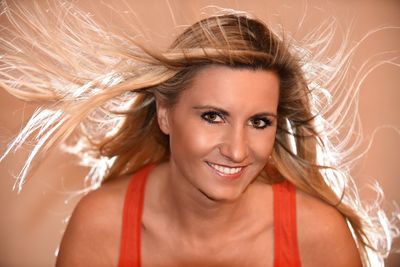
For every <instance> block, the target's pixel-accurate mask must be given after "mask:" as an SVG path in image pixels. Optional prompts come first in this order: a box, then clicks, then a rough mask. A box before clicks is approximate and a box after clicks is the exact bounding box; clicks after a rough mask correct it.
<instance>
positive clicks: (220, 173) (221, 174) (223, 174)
mask: <svg viewBox="0 0 400 267" xmlns="http://www.w3.org/2000/svg"><path fill="white" fill-rule="evenodd" d="M207 166H208V167H210V168H211V169H212V170H213V171H214V172H215V173H216V174H218V176H221V177H223V178H225V179H228V180H235V179H238V178H239V177H240V176H242V174H243V172H244V169H245V168H246V167H243V168H242V169H241V170H240V171H239V172H237V173H232V174H227V173H223V172H219V171H217V170H216V169H214V168H213V167H212V166H210V165H209V164H208V163H207Z"/></svg>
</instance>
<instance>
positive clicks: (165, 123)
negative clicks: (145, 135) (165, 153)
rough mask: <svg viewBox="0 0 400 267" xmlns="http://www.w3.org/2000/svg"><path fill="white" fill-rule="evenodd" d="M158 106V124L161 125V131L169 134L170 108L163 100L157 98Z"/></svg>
mask: <svg viewBox="0 0 400 267" xmlns="http://www.w3.org/2000/svg"><path fill="white" fill-rule="evenodd" d="M156 107H157V121H158V126H159V127H160V129H161V131H162V132H163V133H164V134H166V135H168V134H169V129H170V127H169V117H168V115H169V114H168V111H169V108H168V107H167V106H166V104H165V103H163V101H161V100H159V99H157V98H156Z"/></svg>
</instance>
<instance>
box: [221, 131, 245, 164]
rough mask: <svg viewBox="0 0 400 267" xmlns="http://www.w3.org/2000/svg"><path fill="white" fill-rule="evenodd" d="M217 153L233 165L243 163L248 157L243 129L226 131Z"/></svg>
mask: <svg viewBox="0 0 400 267" xmlns="http://www.w3.org/2000/svg"><path fill="white" fill-rule="evenodd" d="M219 151H220V153H221V155H222V156H224V157H225V158H226V159H227V160H229V161H231V162H233V163H240V162H243V161H245V159H246V158H247V157H248V155H249V144H248V140H247V136H246V132H245V129H243V128H242V127H237V128H236V129H232V128H231V129H227V133H226V134H225V135H224V139H223V141H222V143H221V145H220V148H219Z"/></svg>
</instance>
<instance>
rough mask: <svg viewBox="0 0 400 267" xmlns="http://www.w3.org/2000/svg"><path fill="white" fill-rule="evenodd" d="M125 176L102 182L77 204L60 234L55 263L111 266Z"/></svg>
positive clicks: (115, 254)
mask: <svg viewBox="0 0 400 267" xmlns="http://www.w3.org/2000/svg"><path fill="white" fill-rule="evenodd" d="M128 183H129V178H128V177H123V178H121V179H117V180H115V181H112V182H109V183H106V184H104V185H103V186H102V187H101V188H99V189H97V190H95V191H92V192H90V193H89V194H87V195H85V196H84V197H83V198H82V199H81V200H80V201H79V203H78V204H77V206H76V207H75V209H74V212H73V213H72V216H71V218H70V220H69V223H68V226H67V229H66V231H65V233H64V236H63V239H62V242H61V245H60V252H59V255H58V257H57V266H115V265H117V261H118V255H119V242H120V231H121V225H122V211H123V203H124V197H125V191H126V188H127V186H128Z"/></svg>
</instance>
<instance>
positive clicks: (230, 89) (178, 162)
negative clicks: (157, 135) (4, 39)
mask: <svg viewBox="0 0 400 267" xmlns="http://www.w3.org/2000/svg"><path fill="white" fill-rule="evenodd" d="M278 96H279V80H278V77H277V76H276V74H275V73H273V72H271V71H264V70H256V71H255V70H249V69H233V68H229V67H224V66H210V67H207V68H204V69H202V70H201V71H200V72H199V73H198V74H196V76H195V78H194V80H193V83H192V84H191V86H190V87H189V88H187V89H186V90H184V91H183V92H182V93H181V95H180V97H179V100H178V103H177V104H176V105H174V106H173V107H172V108H170V109H168V108H166V107H163V106H162V105H158V120H159V124H160V127H161V129H162V131H163V132H164V133H166V134H168V135H169V136H170V149H171V158H170V166H171V175H173V176H174V179H180V180H178V181H179V184H181V185H182V186H186V187H187V188H191V189H194V191H195V192H197V193H201V194H202V195H205V196H207V197H208V198H209V199H212V200H217V201H232V200H235V199H237V198H238V197H239V196H240V195H241V194H242V193H243V192H244V191H245V190H246V188H247V187H248V185H249V184H250V183H251V182H252V181H253V180H254V179H255V178H256V177H257V175H258V174H259V172H260V171H261V170H262V169H263V167H264V166H265V164H266V162H267V160H268V158H269V156H270V154H271V152H272V148H273V145H274V140H275V132H276V124H277V118H276V115H277V107H278Z"/></svg>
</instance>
